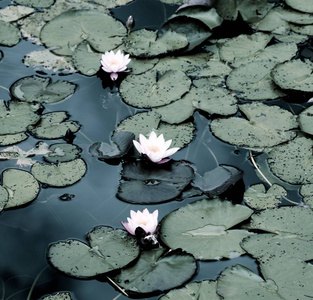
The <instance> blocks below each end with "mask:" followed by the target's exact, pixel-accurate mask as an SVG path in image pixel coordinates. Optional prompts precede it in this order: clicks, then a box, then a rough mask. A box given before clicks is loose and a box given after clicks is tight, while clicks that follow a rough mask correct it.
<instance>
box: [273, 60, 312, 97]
mask: <svg viewBox="0 0 313 300" xmlns="http://www.w3.org/2000/svg"><path fill="white" fill-rule="evenodd" d="M312 72H313V63H312V62H310V61H309V60H305V61H304V62H303V61H301V60H299V59H297V60H291V61H288V62H285V63H282V64H279V65H277V66H276V67H275V68H274V69H273V71H272V73H271V76H272V78H273V80H274V82H275V83H276V84H277V85H279V86H280V87H281V88H282V89H291V90H297V91H303V92H313V78H312Z"/></svg>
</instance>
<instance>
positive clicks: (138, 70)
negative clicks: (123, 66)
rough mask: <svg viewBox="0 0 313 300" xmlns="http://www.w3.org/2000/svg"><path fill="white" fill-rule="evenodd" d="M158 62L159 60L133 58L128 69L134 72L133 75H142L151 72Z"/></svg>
mask: <svg viewBox="0 0 313 300" xmlns="http://www.w3.org/2000/svg"><path fill="white" fill-rule="evenodd" d="M158 62H159V59H158V58H151V59H147V58H145V59H140V58H134V57H132V58H131V61H130V63H129V65H128V68H129V69H131V70H132V74H133V75H140V74H143V73H145V72H147V71H149V70H151V69H152V68H153V67H154V66H155V65H156V64H157V63H158Z"/></svg>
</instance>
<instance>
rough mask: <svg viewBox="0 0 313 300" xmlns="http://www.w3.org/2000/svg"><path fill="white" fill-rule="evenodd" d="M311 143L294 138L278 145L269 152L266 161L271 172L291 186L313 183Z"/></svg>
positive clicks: (312, 143) (303, 139)
mask: <svg viewBox="0 0 313 300" xmlns="http://www.w3.org/2000/svg"><path fill="white" fill-rule="evenodd" d="M312 147H313V141H312V140H311V139H308V138H306V137H301V136H299V137H296V138H295V139H294V140H291V141H289V142H288V143H286V144H283V145H278V146H276V147H275V148H273V149H272V150H271V151H270V152H269V157H268V159H267V162H268V165H269V167H270V169H271V171H272V172H273V173H274V175H276V176H277V177H279V178H280V179H282V180H284V181H287V182H289V183H292V184H306V183H313V162H312V160H313V157H312Z"/></svg>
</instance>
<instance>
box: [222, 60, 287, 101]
mask: <svg viewBox="0 0 313 300" xmlns="http://www.w3.org/2000/svg"><path fill="white" fill-rule="evenodd" d="M276 64H277V63H276V62H275V61H272V60H267V61H252V62H250V63H247V64H245V65H241V66H239V67H238V68H237V69H234V70H233V71H232V72H230V74H229V75H228V77H227V79H226V84H227V86H228V88H230V89H231V90H234V91H236V92H238V96H239V97H240V98H243V99H249V100H268V99H276V98H279V97H282V96H285V94H284V92H282V91H281V90H280V89H279V87H278V86H276V85H275V84H274V82H273V80H272V78H271V76H270V74H271V71H272V69H273V68H274V67H275V65H276Z"/></svg>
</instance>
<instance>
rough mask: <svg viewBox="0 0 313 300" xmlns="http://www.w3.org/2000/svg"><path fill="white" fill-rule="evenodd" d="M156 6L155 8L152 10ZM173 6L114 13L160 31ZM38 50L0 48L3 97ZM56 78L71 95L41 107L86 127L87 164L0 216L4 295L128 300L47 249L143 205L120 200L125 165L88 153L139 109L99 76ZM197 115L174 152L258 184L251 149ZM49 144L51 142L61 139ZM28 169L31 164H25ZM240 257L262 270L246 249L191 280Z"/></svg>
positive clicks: (163, 210)
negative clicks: (50, 256) (190, 134)
mask: <svg viewBox="0 0 313 300" xmlns="http://www.w3.org/2000/svg"><path fill="white" fill-rule="evenodd" d="M9 3H10V1H0V7H5V6H6V5H7V4H9ZM152 10H153V12H154V13H152V14H151V11H152ZM173 10H174V7H170V6H167V5H164V4H162V3H160V2H157V1H148V0H138V1H135V2H134V3H133V4H130V5H126V6H125V7H123V8H122V9H115V10H114V15H115V16H116V18H118V19H120V20H122V21H125V20H126V19H127V17H128V16H129V15H130V14H132V15H133V16H134V18H135V21H136V28H137V29H138V28H142V27H146V28H147V27H148V28H152V29H156V28H159V26H160V24H162V23H163V21H164V20H166V19H167V18H168V16H169V15H170V13H172V12H173ZM39 48H40V47H39ZM35 49H38V46H35V45H32V44H30V43H28V42H26V41H21V42H20V43H19V44H18V45H17V46H15V47H12V48H9V47H0V50H1V51H2V52H3V54H4V59H3V60H2V61H1V62H0V98H1V99H4V100H10V95H9V92H8V90H7V89H9V87H10V86H11V85H12V84H13V83H14V82H15V81H16V80H18V79H20V78H22V77H25V76H29V75H34V74H36V72H35V71H34V70H33V69H32V68H27V67H26V66H25V65H24V64H23V63H22V60H23V57H24V55H25V54H26V53H29V52H31V51H32V50H35ZM41 75H42V74H41ZM46 76H49V74H47V75H46ZM51 77H52V78H53V80H54V81H55V80H57V79H61V80H68V81H71V82H75V83H76V84H77V85H78V89H77V91H76V92H75V94H74V95H73V96H72V97H70V98H69V99H67V100H65V101H63V102H60V103H57V104H51V105H44V106H45V111H44V112H50V111H67V112H68V113H69V114H70V116H71V120H76V121H78V122H79V123H80V124H81V125H82V128H81V130H80V131H79V132H78V133H77V134H76V138H75V140H74V144H76V145H78V146H79V147H81V148H82V149H83V152H82V158H83V159H84V160H85V161H86V163H87V166H88V170H87V173H86V175H85V176H84V178H83V179H82V180H81V181H79V182H78V183H77V184H75V185H73V186H70V187H66V188H42V189H41V191H40V194H39V196H38V198H37V199H36V200H35V201H34V202H33V203H31V204H30V205H27V206H26V207H23V208H18V209H14V210H9V211H4V212H3V213H2V214H1V215H0V237H1V243H0V299H2V300H9V299H10V300H22V299H39V298H41V297H42V296H44V295H46V294H50V293H54V292H57V291H70V292H71V293H72V295H73V296H74V297H75V299H77V300H78V299H79V300H86V299H93V300H107V299H108V300H109V299H110V300H111V299H112V300H113V299H121V300H122V299H128V298H126V297H124V296H122V295H120V293H119V292H118V291H115V289H114V288H113V287H112V286H111V285H110V284H108V283H105V282H99V281H97V280H79V279H73V278H70V277H68V276H66V275H64V274H61V273H59V272H57V271H56V270H55V269H54V268H52V267H51V266H50V265H49V264H48V263H47V260H46V250H47V247H48V245H49V244H50V243H53V242H56V241H59V240H64V239H68V238H76V239H80V240H82V241H85V235H86V233H87V232H89V231H90V230H92V228H93V227H95V226H98V225H108V226H112V227H115V228H121V227H122V226H121V224H120V221H121V220H126V218H127V217H128V216H129V211H130V210H131V209H133V210H137V209H140V210H141V209H143V208H144V207H143V206H141V205H133V204H128V203H124V202H122V201H120V200H118V199H117V198H116V196H115V194H116V192H117V187H118V184H119V179H120V174H119V173H120V170H121V166H120V165H110V164H107V163H104V162H100V161H98V160H97V159H96V158H94V157H92V156H91V155H90V154H89V152H88V148H89V147H90V145H91V144H92V143H94V142H98V141H103V142H108V141H109V138H110V136H111V134H112V132H113V131H114V129H115V128H116V125H117V124H118V123H119V122H120V121H121V120H123V119H124V118H126V117H128V116H130V115H132V114H134V113H136V110H135V109H134V108H131V107H129V106H127V105H126V104H124V103H123V102H122V101H121V99H120V97H119V95H118V93H117V91H116V89H110V88H105V89H104V88H103V85H102V81H101V79H100V78H98V77H97V76H93V77H91V78H89V77H86V76H82V75H79V74H74V75H69V76H65V77H64V76H62V77H60V76H57V75H53V76H51ZM194 119H195V123H196V128H197V131H196V137H195V140H194V141H193V142H192V143H191V144H190V145H189V146H188V147H187V148H185V149H182V150H181V151H179V152H178V153H177V154H175V155H174V156H173V158H174V159H175V160H181V159H184V160H187V161H190V162H191V163H193V164H194V165H195V166H196V168H197V172H198V173H200V174H201V175H203V173H204V172H206V171H209V170H211V169H213V168H214V167H216V166H217V165H218V164H227V165H232V166H235V167H237V168H239V169H241V170H244V172H245V173H244V182H245V185H246V186H248V185H250V184H253V183H256V182H260V180H259V178H258V177H257V176H256V175H255V170H254V168H253V166H252V164H251V163H250V161H249V159H248V153H247V151H246V150H242V149H240V148H237V147H233V146H230V145H227V144H225V143H223V142H221V141H219V140H217V139H216V138H215V137H214V136H213V135H212V134H211V133H210V131H209V127H208V124H209V120H208V119H207V118H206V116H204V115H201V114H199V113H196V114H195V115H194ZM37 142H38V140H37V139H34V138H31V137H29V138H28V139H27V140H26V141H24V142H22V143H20V144H18V146H19V147H20V148H22V149H24V150H29V149H30V148H33V147H34V146H35V144H36V143H37ZM45 142H47V143H49V144H53V143H57V142H62V140H53V141H45ZM10 167H16V165H15V161H10V162H9V161H1V162H0V170H1V172H2V171H3V170H5V169H6V168H10ZM24 169H26V170H29V168H28V167H25V168H24ZM244 188H245V186H244V184H243V182H241V183H239V184H238V185H237V189H235V190H233V191H232V196H233V197H234V198H238V199H239V200H238V201H240V199H242V193H243V191H244ZM64 194H69V195H72V196H73V197H72V199H70V200H68V201H64V200H61V199H60V197H61V196H62V195H64ZM64 197H65V196H64ZM65 198H66V197H65ZM194 200H195V199H186V200H184V201H183V202H177V201H173V202H169V203H165V204H161V205H149V210H150V211H153V210H154V209H159V215H160V219H161V218H162V217H163V216H165V215H166V214H168V213H169V212H171V211H173V210H174V209H177V208H179V207H181V206H182V205H184V204H186V203H188V202H191V201H194ZM238 263H240V264H242V265H245V266H247V267H248V268H250V269H251V270H252V271H254V272H256V273H257V272H258V270H257V265H256V263H255V262H254V260H253V259H251V258H250V257H249V256H247V255H246V256H242V257H239V258H236V259H232V260H225V261H217V262H203V263H200V264H199V266H200V268H199V272H198V274H197V275H196V277H195V278H194V280H203V279H212V280H214V279H216V278H217V277H218V275H219V273H220V272H221V271H222V270H223V269H225V268H226V267H228V266H230V265H235V264H238ZM30 291H31V296H29V295H30ZM27 297H28V298H27ZM149 299H158V297H150V298H149Z"/></svg>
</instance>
